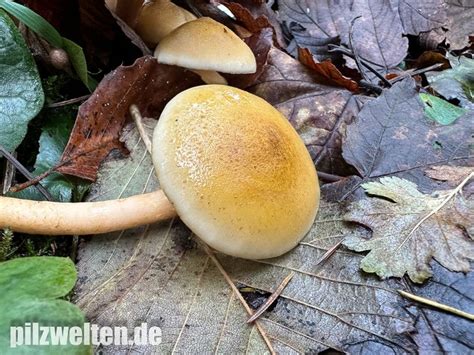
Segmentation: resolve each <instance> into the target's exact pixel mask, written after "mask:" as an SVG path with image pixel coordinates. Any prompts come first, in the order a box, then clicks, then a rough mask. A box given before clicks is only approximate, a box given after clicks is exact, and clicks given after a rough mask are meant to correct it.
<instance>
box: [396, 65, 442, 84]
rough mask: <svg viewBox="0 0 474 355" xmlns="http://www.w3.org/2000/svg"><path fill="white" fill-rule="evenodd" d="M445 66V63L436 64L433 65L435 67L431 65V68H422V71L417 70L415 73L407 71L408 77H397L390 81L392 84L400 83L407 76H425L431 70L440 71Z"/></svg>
mask: <svg viewBox="0 0 474 355" xmlns="http://www.w3.org/2000/svg"><path fill="white" fill-rule="evenodd" d="M443 65H444V64H443V63H436V64H433V65H430V66H429V67H426V68H421V69H417V70H413V71H409V70H407V71H406V72H405V73H406V75H403V74H402V75H399V76H397V77H396V78H393V79H390V82H391V83H392V84H394V83H396V82H398V81H400V80H403V79H404V78H406V77H407V76H414V75H418V74H423V73H426V72H427V71H430V70H434V69H438V68H439V67H441V66H443Z"/></svg>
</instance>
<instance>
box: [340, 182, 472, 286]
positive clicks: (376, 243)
mask: <svg viewBox="0 0 474 355" xmlns="http://www.w3.org/2000/svg"><path fill="white" fill-rule="evenodd" d="M362 186H363V187H364V188H365V190H366V191H367V193H369V194H371V195H375V196H378V197H382V198H385V199H389V200H391V201H393V202H389V201H387V200H385V199H382V198H368V199H364V200H360V201H358V202H356V203H353V204H352V205H351V207H350V211H349V212H348V213H347V214H346V215H345V217H344V218H345V219H346V220H348V221H353V222H358V223H361V224H364V225H366V226H368V227H369V228H370V229H371V230H372V231H373V235H372V237H371V238H370V239H368V240H367V239H365V238H360V237H359V236H351V237H349V238H347V239H346V240H345V242H344V244H345V245H346V246H347V247H349V248H350V249H352V250H356V251H367V250H369V251H370V252H369V254H368V255H367V256H366V257H364V259H362V262H361V267H362V269H363V270H364V271H366V272H374V273H376V274H377V275H379V276H380V277H382V278H387V277H391V276H397V277H402V276H403V275H404V274H405V273H407V274H408V276H409V277H410V279H411V280H412V281H414V282H418V283H421V282H423V281H425V280H426V279H427V278H428V277H430V276H431V275H432V272H431V269H430V267H429V263H430V261H431V258H435V259H436V260H437V261H438V262H439V263H441V264H442V265H443V266H445V267H446V268H448V269H450V270H453V271H464V272H467V271H469V270H470V265H469V259H473V258H474V242H473V241H472V239H471V238H470V237H469V236H467V235H466V232H465V230H469V229H470V228H472V224H473V223H474V203H473V201H469V202H468V201H466V200H465V199H464V197H462V196H461V195H460V194H456V192H457V190H447V191H439V192H438V193H437V194H436V195H432V196H430V195H425V194H422V193H421V192H419V191H418V189H417V186H416V185H415V184H413V183H412V182H410V181H408V180H404V179H399V178H397V177H385V178H382V179H380V182H370V183H366V184H364V185H362ZM449 196H451V198H449V200H448V197H449ZM437 209H438V210H437Z"/></svg>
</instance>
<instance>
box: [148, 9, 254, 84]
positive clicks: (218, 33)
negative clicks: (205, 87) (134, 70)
mask: <svg viewBox="0 0 474 355" xmlns="http://www.w3.org/2000/svg"><path fill="white" fill-rule="evenodd" d="M155 57H156V59H157V60H158V62H160V63H164V64H170V65H177V66H180V67H184V68H188V69H192V70H193V71H196V72H198V74H200V75H201V77H202V78H203V80H204V81H205V82H207V83H208V84H209V83H216V84H226V83H227V82H226V81H225V79H224V78H223V77H222V76H220V75H219V77H216V74H217V73H216V72H222V73H230V74H250V73H255V71H256V70H257V63H256V60H255V56H254V54H253V52H252V50H251V49H250V48H249V47H248V46H247V44H245V42H244V41H242V40H241V39H240V38H239V37H238V36H237V35H236V34H235V33H234V32H232V30H231V29H230V28H228V27H226V26H224V25H223V24H221V23H219V22H217V21H214V20H213V19H211V18H209V17H201V18H199V19H197V20H194V21H190V22H186V23H185V24H184V25H181V26H180V27H178V28H176V29H175V30H174V31H172V32H171V33H170V34H169V35H167V36H166V37H165V38H163V39H162V40H161V41H160V43H159V44H158V46H157V47H156V49H155ZM209 72H210V73H209ZM217 75H218V74H217ZM209 77H214V78H217V79H207V78H209ZM216 81H217V82H216Z"/></svg>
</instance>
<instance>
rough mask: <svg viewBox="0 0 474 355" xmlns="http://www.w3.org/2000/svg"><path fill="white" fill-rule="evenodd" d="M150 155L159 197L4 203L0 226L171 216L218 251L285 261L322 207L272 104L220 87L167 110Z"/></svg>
mask: <svg viewBox="0 0 474 355" xmlns="http://www.w3.org/2000/svg"><path fill="white" fill-rule="evenodd" d="M152 158H153V163H154V165H155V169H156V171H157V175H158V178H159V181H160V184H161V187H162V189H163V190H159V191H156V192H152V193H148V194H143V195H138V196H133V197H129V198H125V199H120V200H113V201H103V202H84V203H57V202H37V201H28V200H20V199H15V198H8V197H0V228H11V229H12V230H14V231H19V232H24V233H30V234H49V235H62V234H98V233H106V232H110V231H114V230H122V229H126V228H131V227H135V226H138V225H142V224H149V223H153V222H157V221H160V220H164V219H168V218H171V217H173V216H175V215H176V212H177V214H178V215H179V216H180V218H181V219H182V220H183V221H184V223H185V224H186V225H187V226H188V227H189V228H190V229H191V230H192V231H193V232H194V233H195V234H196V235H197V236H198V237H200V238H201V239H202V240H204V241H205V242H206V243H207V244H209V245H210V246H211V247H213V248H215V249H216V250H218V251H220V252H223V253H226V254H229V255H233V256H238V257H242V258H248V259H262V258H270V257H274V256H278V255H281V254H283V253H285V252H287V251H288V250H290V249H291V248H293V247H294V246H296V245H297V243H298V242H299V241H300V240H301V238H302V237H303V236H304V235H305V234H306V233H307V231H308V230H309V229H310V227H311V225H312V223H313V221H314V218H315V215H316V212H317V209H318V205H319V185H318V179H317V175H316V170H315V168H314V164H313V162H312V160H311V158H310V156H309V153H308V151H307V150H306V147H305V145H304V144H303V142H302V141H301V139H300V137H299V136H298V134H297V133H296V132H295V130H294V129H293V127H292V126H291V125H290V123H289V122H288V121H287V120H286V119H285V117H283V116H282V115H281V113H279V112H278V111H277V110H276V109H275V108H273V107H272V106H271V105H270V104H268V103H267V102H265V101H264V100H262V99H261V98H259V97H257V96H255V95H252V94H250V93H248V92H245V91H242V90H239V89H236V88H232V87H229V86H224V85H205V86H199V87H194V88H191V89H188V90H186V91H183V92H182V93H180V94H178V95H177V96H176V97H174V98H173V99H172V100H171V101H170V102H169V103H168V104H167V105H166V107H165V109H164V110H163V112H162V114H161V116H160V119H159V121H158V124H157V126H156V128H155V131H154V135H153V147H152Z"/></svg>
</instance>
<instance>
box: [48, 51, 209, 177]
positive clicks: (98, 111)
mask: <svg viewBox="0 0 474 355" xmlns="http://www.w3.org/2000/svg"><path fill="white" fill-rule="evenodd" d="M200 83H202V82H201V80H200V79H199V78H198V77H197V76H196V75H195V74H193V73H191V72H189V71H186V70H184V69H181V68H178V67H174V66H168V65H163V64H158V62H157V61H156V60H155V59H154V58H153V57H149V56H146V57H142V58H140V59H138V60H137V61H136V62H135V63H134V64H133V65H131V66H120V67H119V68H117V69H116V70H114V71H112V72H111V73H110V74H108V75H107V76H105V77H104V79H103V80H102V81H101V82H100V84H99V86H98V87H97V89H96V90H95V91H94V93H93V94H92V96H91V97H90V98H89V99H88V100H87V101H86V102H85V103H83V104H82V105H81V107H80V108H79V112H78V116H77V119H76V123H75V125H74V128H73V131H72V133H71V137H70V138H69V142H68V144H67V146H66V149H65V150H64V153H63V155H62V157H61V162H60V164H59V167H58V168H57V169H56V171H58V172H61V173H63V174H69V175H74V176H78V177H81V178H84V179H87V180H92V181H93V180H95V178H96V174H97V169H98V168H99V165H100V163H101V162H102V160H103V159H104V158H105V157H106V156H107V155H108V154H109V153H110V151H111V150H113V149H122V144H121V143H120V142H119V136H120V132H121V131H122V129H123V126H124V124H125V122H126V121H127V119H128V118H129V113H128V110H129V107H130V105H131V104H135V105H137V106H138V108H139V109H140V111H141V112H142V114H143V115H144V116H147V117H157V116H158V115H159V113H160V112H161V110H162V109H163V107H164V105H165V104H166V103H167V102H168V100H170V99H171V98H172V97H174V96H175V95H176V94H178V93H179V92H181V91H183V90H184V89H187V88H189V87H191V86H195V85H198V84H200Z"/></svg>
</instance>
